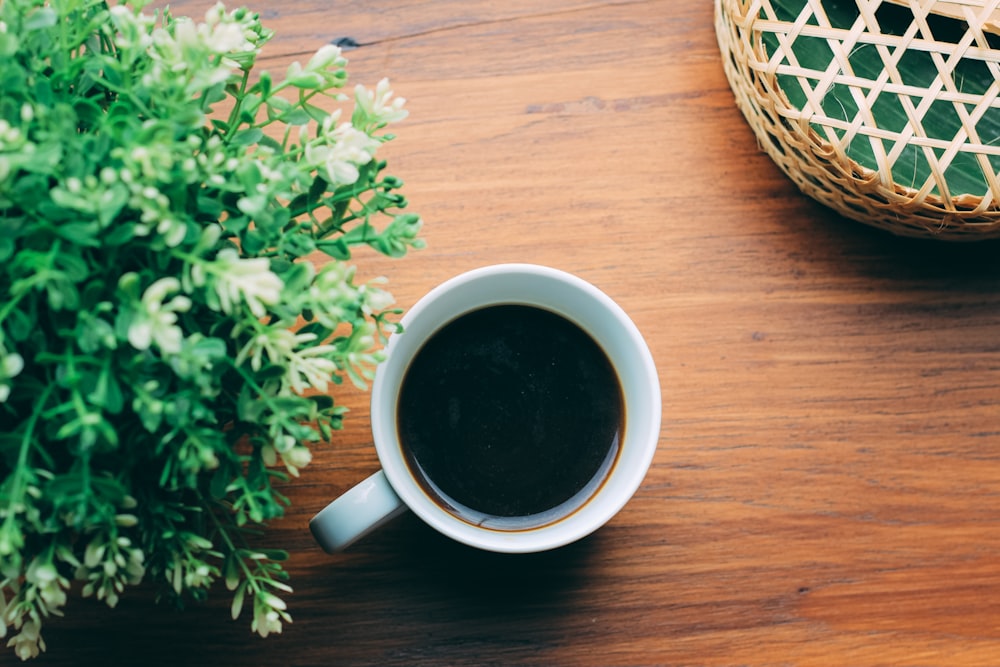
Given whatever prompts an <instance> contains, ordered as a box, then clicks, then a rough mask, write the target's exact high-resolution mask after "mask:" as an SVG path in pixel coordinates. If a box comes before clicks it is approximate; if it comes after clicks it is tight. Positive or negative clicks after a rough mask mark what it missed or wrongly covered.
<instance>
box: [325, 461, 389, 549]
mask: <svg viewBox="0 0 1000 667" xmlns="http://www.w3.org/2000/svg"><path fill="white" fill-rule="evenodd" d="M406 509H407V508H406V505H405V504H404V503H403V501H402V500H400V498H399V496H397V495H396V492H395V491H394V490H393V488H392V485H391V484H389V480H388V479H386V476H385V473H384V472H383V471H381V470H379V471H378V472H377V473H375V474H374V475H372V476H371V477H368V478H367V479H366V480H364V481H363V482H361V483H359V484H357V485H355V486H354V487H352V488H351V489H350V490H348V491H347V492H346V493H344V494H343V495H342V496H340V497H338V498H337V499H335V500H334V501H333V502H332V503H330V504H329V505H327V506H326V507H324V508H323V509H322V510H320V511H319V512H318V513H317V514H316V516H314V517H313V518H312V519H310V520H309V530H310V531H312V534H313V537H315V538H316V541H317V542H319V545H320V546H321V547H323V551H325V552H327V553H328V554H332V553H336V552H338V551H343V550H344V549H346V548H347V547H349V546H351V545H352V544H354V543H355V542H357V541H358V540H360V539H361V538H362V537H364V536H366V535H368V534H369V533H371V532H372V531H374V530H375V529H377V528H379V527H381V526H383V525H385V524H386V523H388V522H389V521H391V520H392V519H395V518H396V517H397V516H399V515H400V514H402V513H403V512H405V511H406Z"/></svg>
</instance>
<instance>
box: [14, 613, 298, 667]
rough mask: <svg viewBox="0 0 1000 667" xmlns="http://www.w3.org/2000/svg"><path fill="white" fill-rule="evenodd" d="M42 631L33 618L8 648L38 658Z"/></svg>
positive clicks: (42, 649) (23, 655)
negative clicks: (10, 647)
mask: <svg viewBox="0 0 1000 667" xmlns="http://www.w3.org/2000/svg"><path fill="white" fill-rule="evenodd" d="M41 629H42V624H41V623H40V622H39V621H38V620H37V619H35V618H32V619H30V620H28V621H26V622H25V623H24V625H22V626H21V631H20V632H19V633H17V634H16V635H14V636H13V637H12V638H11V639H10V641H8V642H7V646H12V647H14V653H15V654H16V655H17V657H19V658H20V659H21V660H30V659H31V658H37V657H38V654H39V652H41V651H44V650H45V640H43V639H42V635H41ZM279 632H280V630H279Z"/></svg>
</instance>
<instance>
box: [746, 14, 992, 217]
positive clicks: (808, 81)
mask: <svg viewBox="0 0 1000 667" xmlns="http://www.w3.org/2000/svg"><path fill="white" fill-rule="evenodd" d="M771 5H772V9H773V10H774V12H775V17H776V18H777V19H778V20H780V21H784V22H788V23H794V22H795V21H796V20H798V19H799V18H800V17H801V15H802V14H803V12H807V13H808V14H809V16H808V18H807V20H806V22H805V24H806V26H807V27H808V26H821V27H822V28H831V27H832V28H835V29H839V30H840V31H842V32H841V33H840V39H844V38H846V37H847V31H849V30H851V29H852V28H854V27H855V26H856V25H859V21H862V20H863V19H862V18H861V17H860V12H859V10H858V7H857V3H853V2H834V1H829V0H828V1H827V2H824V3H822V6H823V11H824V14H825V16H824V17H823V19H822V20H820V19H818V18H817V16H816V14H815V12H813V11H812V10H811V9H808V8H806V5H807V2H806V0H772V2H771ZM876 19H877V23H878V32H879V34H881V35H903V34H905V33H906V31H907V30H908V29H910V27H911V23H912V22H913V14H912V12H911V11H910V10H909V9H908V8H905V7H899V6H896V5H893V4H890V3H888V2H885V3H883V4H882V5H881V6H880V8H879V10H878V11H877V12H876ZM927 24H928V27H929V29H930V32H931V34H925V33H924V32H923V31H922V30H920V29H917V31H916V33H914V34H913V38H914V40H913V41H912V42H910V43H911V47H910V48H906V49H905V50H904V51H903V52H902V53H898V52H897V51H896V48H897V47H896V46H895V45H891V46H878V45H876V44H875V43H872V42H873V41H877V40H865V39H860V40H858V42H857V43H856V44H854V46H853V48H852V49H850V51H849V53H847V54H846V57H844V56H841V55H838V54H841V53H843V49H842V48H840V46H841V44H840V43H839V42H838V43H833V44H832V46H831V42H830V41H828V40H829V38H828V37H827V36H815V35H814V34H812V35H811V34H809V33H810V31H809V30H808V29H805V30H802V31H801V32H800V33H798V34H795V35H794V36H793V34H780V33H779V32H773V31H769V30H764V31H763V35H762V37H763V40H764V46H765V49H766V51H767V54H768V57H769V58H773V57H774V56H775V54H777V53H779V52H781V53H782V54H783V55H782V56H781V57H782V59H783V62H782V64H783V65H789V66H791V67H789V68H787V69H788V70H792V71H791V73H788V72H787V71H786V72H784V73H781V72H779V74H778V84H779V86H780V87H781V89H782V91H783V92H784V93H785V95H786V96H787V98H788V100H789V102H790V103H791V104H792V105H793V106H794V107H796V108H797V109H799V110H802V109H804V108H806V107H807V106H808V105H809V104H810V103H812V104H813V105H817V104H818V106H819V108H820V109H821V112H820V114H821V116H825V117H826V118H827V119H828V120H825V121H823V122H814V123H813V124H812V126H813V128H814V129H815V130H816V131H817V132H818V133H819V134H820V135H821V136H822V137H823V138H824V139H826V140H827V141H830V142H831V143H840V142H842V140H843V139H844V137H845V136H846V135H847V133H848V132H850V131H852V125H853V126H854V129H855V130H856V129H857V124H858V120H857V119H858V113H859V108H860V109H862V112H861V113H862V116H861V118H862V119H863V121H864V126H863V127H862V131H860V132H856V133H855V134H854V135H853V138H851V139H850V142H849V144H848V145H847V146H846V152H847V155H848V156H849V157H850V158H851V159H853V160H854V161H855V162H857V163H859V164H860V165H861V166H863V167H866V168H868V169H872V170H879V169H881V168H882V165H887V164H891V165H892V167H891V173H892V179H893V181H894V182H896V183H897V184H901V185H904V186H911V187H913V188H914V189H917V190H919V189H921V188H923V187H924V186H925V185H926V184H933V185H932V187H931V190H930V192H931V193H933V194H937V195H941V196H944V195H948V196H952V197H955V196H959V195H962V194H971V195H975V196H982V195H984V194H985V193H986V191H987V187H988V186H987V180H986V177H985V175H984V169H985V170H988V171H990V172H992V173H993V174H996V173H997V172H998V171H1000V155H991V154H986V153H984V152H983V151H980V150H974V149H973V148H972V146H970V145H969V144H971V143H974V142H972V141H971V140H970V139H969V138H968V137H965V135H964V134H962V133H963V132H964V130H963V129H962V128H963V119H962V117H961V115H960V111H959V110H960V109H961V110H962V111H964V114H965V115H966V118H967V119H969V118H971V119H975V115H976V113H977V111H976V107H977V103H978V102H980V101H981V98H982V96H983V95H984V94H988V92H989V90H990V87H991V85H994V82H995V78H994V76H993V74H992V73H991V72H990V69H989V67H987V65H986V64H985V63H984V62H982V61H980V60H975V59H971V58H962V59H961V60H960V61H959V62H958V63H957V64H955V66H954V69H953V70H952V71H951V74H950V79H951V80H950V81H945V80H943V79H942V75H940V74H939V66H938V64H936V63H935V59H937V60H938V63H940V62H943V61H947V59H948V58H949V57H950V54H948V53H942V52H941V49H940V48H935V47H934V45H935V44H937V45H940V44H942V43H948V42H950V43H955V42H957V41H959V40H960V39H961V38H962V37H963V35H964V34H965V32H966V28H967V27H966V25H965V23H964V22H961V21H958V20H955V19H952V18H948V17H945V16H940V15H935V14H932V15H929V16H928V17H927ZM866 30H868V28H866ZM812 32H813V33H821V32H824V31H823V30H814V31H812ZM825 32H827V34H829V31H828V30H827V31H825ZM989 37H990V39H995V38H994V37H993V36H992V35H990V36H989ZM994 46H995V45H994ZM789 51H790V53H789ZM887 59H888V62H889V63H891V66H890V67H893V66H894V68H895V72H892V73H891V76H890V75H889V74H887V66H886V61H887ZM834 70H835V71H836V74H837V76H836V77H834V79H833V81H834V82H833V83H832V84H831V85H829V86H828V87H826V88H825V89H824V88H823V87H822V86H821V84H820V82H821V79H823V78H824V77H826V78H829V77H828V76H827V75H829V74H830V73H831V71H834ZM804 72H805V73H804ZM880 82H883V83H884V82H887V83H889V84H890V89H879V86H878V85H877V84H878V83H880ZM952 87H953V89H954V93H957V95H955V94H952V95H951V96H950V97H951V98H952V99H942V97H946V96H940V95H938V96H935V95H933V94H932V91H934V90H935V89H942V90H944V91H948V90H951V89H952ZM873 91H874V92H873ZM814 108H815V107H814ZM979 113H980V114H981V117H980V118H979V119H978V120H976V121H975V122H974V123H969V122H967V123H966V125H967V126H968V125H972V126H973V127H974V131H975V133H976V136H977V138H978V141H979V143H981V144H984V145H986V146H990V147H992V146H997V147H1000V109H997V108H995V107H993V106H989V107H988V108H986V110H985V111H981V110H980V112H979ZM872 126H874V127H877V128H878V129H879V130H883V131H884V132H872V131H871V128H872ZM956 136H958V137H959V140H960V141H961V140H962V139H963V137H965V140H964V143H965V146H964V147H963V149H962V150H958V151H957V152H955V151H951V154H949V150H948V149H949V147H950V146H951V145H952V144H953V142H954V141H955V138H956ZM913 137H917V138H920V137H924V138H926V140H924V141H920V140H919V139H917V140H914V139H912V138H913ZM897 144H901V145H898V146H897ZM932 163H935V164H937V166H938V171H939V173H942V174H943V175H944V181H945V186H946V188H947V192H944V191H942V188H941V187H940V185H939V184H938V183H937V182H936V181H934V180H933V179H934V177H933V170H932V167H931V165H932Z"/></svg>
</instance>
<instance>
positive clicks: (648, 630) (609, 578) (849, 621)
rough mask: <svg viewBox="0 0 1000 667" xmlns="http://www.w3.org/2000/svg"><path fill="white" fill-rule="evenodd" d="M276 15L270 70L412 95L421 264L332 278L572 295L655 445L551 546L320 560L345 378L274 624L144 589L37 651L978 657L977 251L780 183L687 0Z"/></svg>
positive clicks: (344, 470) (280, 534) (980, 392)
mask: <svg viewBox="0 0 1000 667" xmlns="http://www.w3.org/2000/svg"><path fill="white" fill-rule="evenodd" d="M207 4H208V3H207V2H203V1H202V0H183V1H180V2H176V3H174V4H173V8H174V12H175V13H191V14H199V15H200V14H201V13H202V12H203V10H204V8H205V7H206V6H207ZM267 6H268V3H261V4H259V5H258V8H265V7H267ZM271 7H272V8H270V9H266V10H265V11H264V16H265V18H266V24H267V25H269V26H270V27H272V28H274V29H275V30H276V31H277V33H278V38H277V39H276V40H275V41H274V42H272V44H271V45H270V47H269V51H268V52H267V53H268V54H269V57H268V58H267V59H265V60H264V61H263V63H262V65H264V66H265V67H266V68H268V69H271V70H272V71H274V72H281V71H283V70H284V68H285V67H286V66H287V64H288V63H289V62H290V61H291V60H293V59H302V60H305V59H306V58H307V57H308V56H309V54H311V53H312V52H314V51H315V50H316V48H318V47H319V46H320V45H322V44H324V43H326V42H329V41H331V40H337V39H338V38H345V37H348V38H350V39H352V40H353V41H354V42H356V43H358V44H359V45H360V46H359V47H358V48H355V49H352V50H350V51H349V52H347V56H348V57H349V58H350V61H351V64H350V72H351V74H352V78H353V80H354V81H357V82H363V83H366V84H368V85H374V84H375V83H376V82H377V81H378V79H379V78H381V77H382V76H388V77H390V78H391V80H392V82H393V86H394V88H395V89H396V90H397V91H398V94H400V95H402V96H405V97H407V98H408V99H409V103H408V108H409V109H410V111H411V116H410V118H409V119H408V120H407V121H405V122H404V123H402V124H400V125H399V127H398V130H397V134H398V138H397V140H396V141H394V142H393V143H392V144H390V146H389V147H388V150H387V152H386V157H387V158H388V159H389V162H390V170H389V171H390V172H391V173H393V174H396V175H398V176H400V177H401V178H403V179H404V180H405V181H406V190H405V191H406V192H407V193H408V196H409V198H410V200H411V205H412V209H413V210H415V211H419V212H420V213H421V214H422V215H423V217H424V220H425V222H426V227H425V238H426V240H427V244H428V247H427V248H426V249H425V250H423V251H420V252H417V253H413V254H411V255H409V256H407V257H406V258H405V259H402V260H385V259H380V258H377V257H374V256H370V255H362V256H359V257H358V266H359V273H360V274H361V275H362V276H363V277H373V276H376V275H381V274H384V275H387V276H388V277H389V278H390V287H391V289H392V291H393V293H394V294H395V296H396V297H397V301H398V303H399V304H400V305H402V306H404V307H405V306H408V305H410V304H412V303H413V302H414V301H415V300H416V299H417V298H418V297H419V296H420V295H421V294H423V293H424V292H426V291H427V290H428V289H430V288H431V287H432V286H434V285H435V284H437V283H438V282H440V281H442V280H444V279H446V278H448V277H449V276H452V275H453V274H456V273H458V272H460V271H463V270H466V269H470V268H473V267H477V266H481V265H485V264H491V263H496V262H504V261H526V262H538V263H543V264H549V265H552V266H556V267H558V268H561V269H565V270H568V271H572V272H574V273H577V274H578V275H580V276H582V277H583V278H585V279H587V280H589V281H591V282H593V283H595V284H596V285H598V286H599V287H601V288H602V289H603V290H604V291H606V292H607V293H608V294H610V295H611V296H612V297H613V298H614V299H616V300H617V301H618V302H619V303H620V304H621V305H622V306H623V307H624V308H625V309H626V310H627V311H628V312H629V313H630V314H631V315H632V317H633V319H634V320H635V322H636V323H637V325H638V326H639V328H640V329H641V330H642V331H643V332H644V333H645V335H646V337H647V339H648V341H649V345H650V347H651V349H652V352H653V355H654V357H655V358H656V360H657V363H658V367H659V371H660V375H661V381H662V386H663V396H664V421H663V431H662V437H661V440H660V448H659V451H658V454H657V456H656V458H655V461H654V464H653V467H652V469H651V471H650V472H649V475H648V477H647V479H646V482H645V484H644V485H643V487H642V488H641V489H640V490H639V492H638V493H637V495H636V496H635V498H634V499H633V500H632V502H631V503H630V504H629V505H628V506H627V507H626V508H625V509H624V510H623V511H622V512H621V513H620V514H619V515H618V516H617V517H616V518H615V519H614V520H613V521H612V522H611V523H609V524H608V525H607V526H606V527H605V528H603V529H602V530H600V531H599V532H598V533H596V534H595V535H593V536H591V537H590V538H587V539H585V540H583V541H582V542H579V543H577V544H575V545H572V546H570V547H566V548H564V549H561V550H557V551H554V552H549V553H543V554H539V555H534V556H499V555H496V554H489V553H482V552H477V551H474V550H471V549H469V548H465V547H462V546H459V545H457V544H453V543H450V542H449V541H448V540H446V539H445V538H442V537H439V536H438V535H437V534H436V533H434V532H433V531H431V530H430V529H429V528H427V527H425V526H424V525H423V524H422V523H421V522H419V521H418V520H417V519H415V518H413V517H412V516H404V517H403V518H401V519H399V520H397V521H396V522H395V523H394V524H392V525H391V526H389V527H387V528H385V529H383V530H382V531H381V532H380V533H379V534H377V535H376V536H374V537H372V538H371V539H369V540H368V541H366V542H364V543H362V544H361V545H358V546H357V547H356V548H354V549H353V550H352V551H351V552H349V553H346V554H343V555H338V556H328V555H326V554H324V553H322V552H321V551H320V549H319V548H318V547H317V546H316V545H315V544H314V542H313V540H312V538H311V536H310V535H309V532H308V530H307V527H306V524H307V521H308V519H309V517H310V516H312V514H313V513H314V512H316V511H318V510H319V509H320V508H322V507H323V506H324V505H325V504H326V502H327V501H328V500H330V499H331V498H332V497H333V496H334V495H336V494H338V493H340V492H342V491H344V490H345V489H347V488H348V487H349V486H350V485H352V484H353V483H355V482H357V481H359V480H361V479H362V478H363V477H365V476H366V475H368V474H369V473H371V472H373V471H374V470H376V469H377V467H378V463H377V459H376V457H375V453H374V450H373V448H372V445H371V437H370V433H369V418H368V409H367V395H366V394H364V393H362V392H360V391H353V390H341V391H338V394H337V399H338V400H339V401H341V402H343V403H344V404H346V405H348V406H349V407H350V409H351V413H350V416H349V418H348V420H347V423H346V429H345V430H344V431H343V432H342V433H341V434H339V437H338V438H337V440H336V442H333V443H330V444H327V445H323V446H321V447H318V448H317V450H316V453H315V460H314V463H313V464H312V465H311V466H310V467H309V468H308V469H307V470H306V471H304V473H303V476H302V478H301V479H300V480H298V481H297V482H295V483H294V484H292V485H290V486H289V487H288V488H287V493H288V495H289V497H290V498H291V500H292V503H293V506H292V509H291V511H290V512H289V514H288V516H287V517H286V518H285V519H283V520H281V521H278V522H276V523H275V524H274V525H273V527H272V529H271V531H270V532H269V533H268V535H267V537H266V541H267V543H268V544H273V545H279V546H282V547H284V548H286V549H288V550H289V551H290V552H291V560H290V562H289V568H290V571H291V574H292V583H293V584H294V586H295V594H294V595H292V596H290V597H289V603H290V605H291V611H292V614H293V616H294V618H295V622H294V623H293V624H292V625H290V626H288V627H286V629H285V632H284V633H283V634H282V635H280V636H277V637H270V638H268V639H263V640H262V639H259V638H257V637H255V636H253V635H251V633H250V630H249V621H248V619H247V618H246V617H243V618H241V619H240V620H239V621H237V622H233V621H231V620H230V618H229V611H228V607H229V600H228V595H227V593H226V591H225V590H224V589H222V587H219V588H218V589H217V590H216V591H213V596H212V598H211V599H210V601H209V602H208V603H207V604H206V605H204V606H201V607H193V608H189V609H187V610H186V611H185V612H184V613H181V614H178V613H175V612H174V611H172V610H170V609H165V608H162V607H155V606H153V605H152V600H151V598H152V595H151V593H149V591H140V592H138V593H133V594H132V595H129V596H126V597H125V598H124V599H123V600H122V601H121V603H120V605H119V607H118V608H117V609H116V610H113V611H108V610H106V609H105V608H104V607H103V606H101V605H100V604H98V603H96V602H93V601H89V600H79V599H75V600H72V601H71V603H70V605H69V608H68V609H67V612H68V616H67V617H66V618H65V619H61V620H59V619H57V620H54V621H52V622H51V623H50V624H49V626H48V630H47V632H46V638H47V641H48V644H49V651H48V653H47V654H46V655H45V656H43V657H42V658H41V659H40V660H39V661H38V662H37V664H39V665H72V664H91V663H92V664H101V665H148V666H154V665H170V666H172V667H173V666H179V665H234V666H236V665H240V666H251V665H268V666H272V665H273V666H293V665H295V666H299V665H301V666H305V665H325V666H331V665H336V666H341V665H343V666H347V665H373V666H391V665H407V666H409V665H417V666H420V665H425V666H430V665H434V666H438V665H502V666H528V665H531V666H566V667H588V666H605V665H607V666H621V667H624V666H637V665H786V664H795V665H821V664H825V665H838V666H842V665H988V664H992V665H996V664H1000V561H998V554H1000V262H998V261H997V250H998V247H997V245H995V244H989V245H986V244H979V245H947V244H941V243H935V242H915V241H909V240H904V239H898V238H895V237H892V236H890V235H888V234H886V233H884V232H880V231H876V230H873V229H869V228H867V227H864V226H863V225H860V224H858V223H855V222H851V221H847V220H844V219H842V218H839V217H837V216H835V215H833V214H831V213H829V212H828V211H826V210H824V209H823V208H821V207H820V206H818V205H817V204H815V203H813V202H812V201H810V200H807V199H806V198H804V197H803V196H801V195H800V194H799V193H798V192H797V191H796V190H795V189H794V187H793V186H792V185H791V184H790V182H789V181H788V180H787V179H786V178H785V177H784V176H783V175H782V174H781V173H779V172H778V171H777V169H776V168H775V167H774V165H773V164H772V163H771V162H770V161H769V159H768V158H767V157H766V156H765V155H764V154H763V153H761V152H760V151H759V150H758V146H757V142H756V140H755V138H754V136H753V135H752V133H751V131H750V129H749V128H748V126H747V125H746V123H745V122H744V121H743V118H742V117H741V116H740V115H739V112H738V111H737V110H736V108H735V106H734V101H733V96H732V93H731V92H730V90H729V87H728V85H727V83H726V80H725V78H724V77H723V73H722V66H721V61H720V56H719V52H718V47H717V45H716V41H715V33H714V30H713V25H712V7H711V3H710V2H709V1H708V0H698V1H696V2H671V1H670V0H635V1H624V2H611V1H606V2H591V1H588V0H549V1H547V2H545V3H540V2H536V1H534V0H509V1H508V2H505V3H489V2H462V1H459V0H437V1H435V2H415V3H407V2H392V1H388V0H387V1H386V2H379V3H373V2H358V3H330V2H327V1H325V0H294V1H293V2H288V3H281V4H279V3H272V4H271ZM0 662H2V663H3V664H12V663H13V662H14V658H13V656H12V655H10V654H9V653H8V654H5V655H4V656H3V657H2V658H0Z"/></svg>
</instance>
